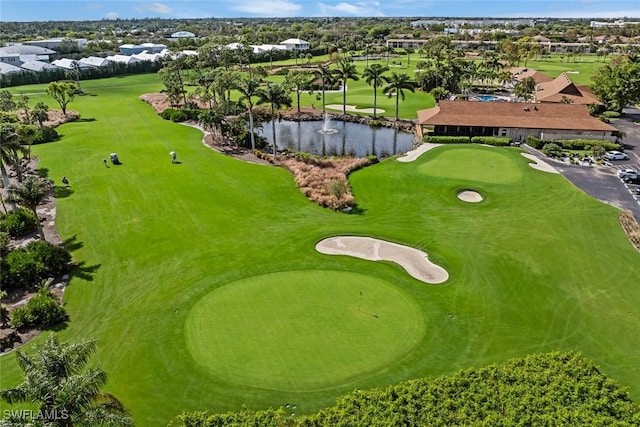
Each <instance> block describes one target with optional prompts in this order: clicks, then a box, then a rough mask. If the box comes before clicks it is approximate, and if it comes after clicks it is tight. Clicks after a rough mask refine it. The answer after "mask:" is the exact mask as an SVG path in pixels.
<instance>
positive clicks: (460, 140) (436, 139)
mask: <svg viewBox="0 0 640 427" xmlns="http://www.w3.org/2000/svg"><path fill="white" fill-rule="evenodd" d="M422 140H423V141H424V142H431V143H433V144H468V143H472V144H486V145H496V146H501V147H504V146H507V145H509V144H511V138H505V137H497V136H474V137H471V138H470V137H468V136H435V135H427V136H425V137H424V138H423V139H422Z"/></svg>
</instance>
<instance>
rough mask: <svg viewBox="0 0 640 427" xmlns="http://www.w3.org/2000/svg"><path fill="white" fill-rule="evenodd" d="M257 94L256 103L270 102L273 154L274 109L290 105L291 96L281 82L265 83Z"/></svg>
mask: <svg viewBox="0 0 640 427" xmlns="http://www.w3.org/2000/svg"><path fill="white" fill-rule="evenodd" d="M258 96H259V97H260V99H259V100H258V104H271V132H272V136H273V156H274V157H275V155H276V115H275V112H276V110H278V109H280V108H282V107H284V106H287V107H291V97H290V96H289V93H288V91H287V90H286V89H285V87H284V86H282V85H281V84H274V85H267V87H266V88H264V89H262V90H261V91H260V92H259V93H258Z"/></svg>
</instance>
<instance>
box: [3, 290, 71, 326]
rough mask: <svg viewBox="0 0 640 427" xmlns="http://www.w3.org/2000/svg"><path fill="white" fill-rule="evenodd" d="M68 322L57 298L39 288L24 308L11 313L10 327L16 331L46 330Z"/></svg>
mask: <svg viewBox="0 0 640 427" xmlns="http://www.w3.org/2000/svg"><path fill="white" fill-rule="evenodd" d="M67 320H68V316H67V313H66V312H65V310H64V307H63V306H62V304H60V301H58V298H56V296H55V295H53V294H52V293H51V291H49V290H48V289H47V288H41V289H40V290H39V291H38V293H37V294H36V295H35V296H34V297H33V298H31V299H30V300H29V302H27V305H26V306H25V307H20V308H16V309H15V310H13V312H12V313H11V321H10V322H9V323H10V325H11V327H12V328H14V329H18V330H24V329H31V328H48V327H51V326H55V325H58V324H60V323H62V322H66V321H67Z"/></svg>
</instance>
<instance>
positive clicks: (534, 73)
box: [509, 67, 553, 84]
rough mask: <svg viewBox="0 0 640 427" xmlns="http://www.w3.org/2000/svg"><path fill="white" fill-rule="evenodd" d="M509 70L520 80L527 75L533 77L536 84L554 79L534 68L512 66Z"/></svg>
mask: <svg viewBox="0 0 640 427" xmlns="http://www.w3.org/2000/svg"><path fill="white" fill-rule="evenodd" d="M509 72H510V73H511V74H512V75H513V77H515V79H516V80H518V81H522V80H523V79H525V78H527V77H533V80H535V82H536V84H540V83H543V82H550V81H552V80H553V78H551V77H550V76H548V75H546V74H545V73H543V72H541V71H538V70H534V69H533V68H527V67H516V68H511V69H510V70H509Z"/></svg>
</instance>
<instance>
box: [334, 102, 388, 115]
mask: <svg viewBox="0 0 640 427" xmlns="http://www.w3.org/2000/svg"><path fill="white" fill-rule="evenodd" d="M325 108H329V109H330V110H342V105H340V104H328V105H325ZM345 110H346V111H353V112H355V113H369V114H374V111H373V108H356V106H355V105H347V106H346V107H345ZM375 113H376V114H380V113H384V110H383V109H382V108H376V111H375Z"/></svg>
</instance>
